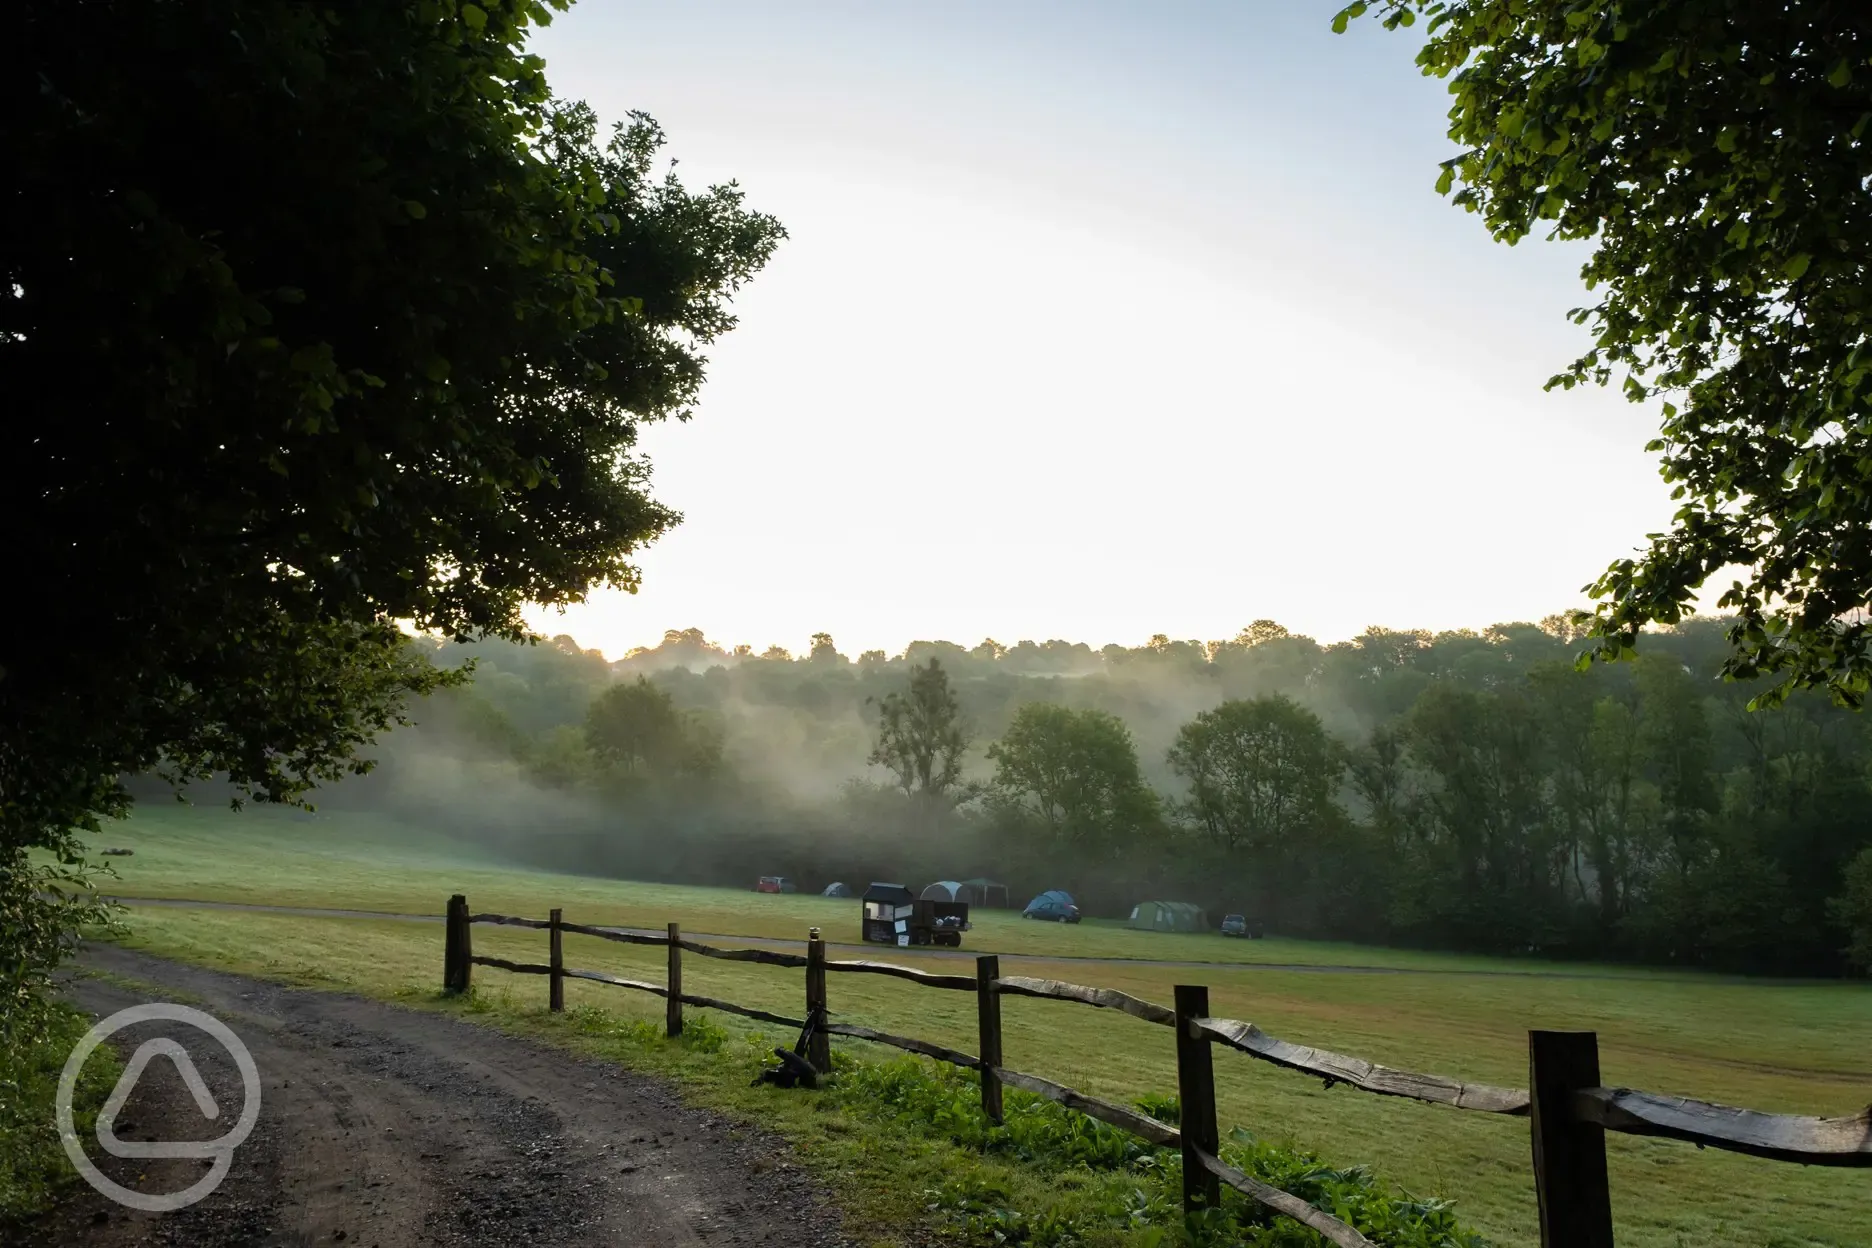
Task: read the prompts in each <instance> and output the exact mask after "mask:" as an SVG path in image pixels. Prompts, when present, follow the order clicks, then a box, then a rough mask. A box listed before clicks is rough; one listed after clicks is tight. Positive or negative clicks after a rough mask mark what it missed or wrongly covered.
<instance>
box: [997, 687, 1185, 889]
mask: <svg viewBox="0 0 1872 1248" xmlns="http://www.w3.org/2000/svg"><path fill="white" fill-rule="evenodd" d="M988 757H989V759H990V760H992V761H993V762H994V765H995V778H994V788H995V793H996V796H997V798H998V799H999V800H1000V801H1002V802H1003V803H1004V804H1007V805H1010V806H1013V807H1016V808H1018V809H1020V810H1021V811H1023V812H1024V813H1025V814H1027V815H1028V816H1030V817H1032V818H1033V819H1035V820H1037V821H1038V822H1039V824H1040V826H1042V827H1043V828H1044V829H1045V830H1046V832H1047V835H1048V837H1049V839H1051V840H1054V841H1056V842H1059V843H1061V844H1064V845H1069V846H1072V847H1074V848H1076V849H1082V850H1091V851H1094V852H1107V851H1110V850H1113V849H1116V848H1118V847H1120V846H1122V845H1123V844H1124V843H1125V842H1126V841H1127V839H1129V838H1136V837H1138V836H1140V835H1145V836H1147V835H1148V834H1149V833H1150V832H1151V831H1152V830H1153V829H1154V827H1155V825H1156V823H1157V820H1158V803H1157V795H1156V794H1155V793H1153V792H1152V791H1151V790H1150V787H1149V786H1148V785H1146V784H1145V783H1144V780H1143V777H1142V775H1141V774H1140V773H1139V771H1138V757H1137V746H1136V745H1135V744H1134V743H1133V742H1132V740H1131V731H1130V729H1128V728H1126V727H1125V726H1124V721H1122V720H1120V719H1119V718H1118V717H1117V716H1115V715H1108V714H1106V713H1105V712H1104V711H1093V710H1085V711H1075V710H1071V709H1069V708H1067V707H1063V706H1055V705H1052V704H1051V703H1046V702H1030V703H1028V704H1027V705H1026V706H1023V707H1021V708H1020V709H1019V710H1018V711H1016V712H1015V713H1014V721H1013V722H1012V723H1011V724H1009V725H1008V730H1007V732H1006V733H1005V734H1004V735H1003V736H1002V737H1001V739H1000V740H999V741H996V742H995V743H994V744H993V745H990V746H989V747H988Z"/></svg>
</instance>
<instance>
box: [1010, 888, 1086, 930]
mask: <svg viewBox="0 0 1872 1248" xmlns="http://www.w3.org/2000/svg"><path fill="white" fill-rule="evenodd" d="M1021 917H1023V918H1028V919H1064V920H1066V921H1067V922H1072V921H1073V920H1075V919H1077V918H1078V917H1079V907H1078V905H1077V904H1076V903H1075V902H1074V901H1073V899H1072V894H1071V893H1068V892H1066V891H1064V890H1062V889H1057V888H1049V889H1048V890H1047V891H1046V892H1044V893H1041V894H1040V895H1039V896H1038V897H1036V898H1034V899H1033V900H1032V901H1030V902H1028V903H1027V908H1026V909H1025V910H1023V911H1021Z"/></svg>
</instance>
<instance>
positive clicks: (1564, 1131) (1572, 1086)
mask: <svg viewBox="0 0 1872 1248" xmlns="http://www.w3.org/2000/svg"><path fill="white" fill-rule="evenodd" d="M476 923H486V924H498V925H502V926H509V927H525V928H536V929H542V930H544V931H546V932H547V933H548V959H549V960H548V961H547V962H545V963H530V962H514V961H510V960H508V959H505V958H494V957H486V956H482V955H478V954H475V953H474V951H473V945H472V940H471V937H470V929H471V927H472V925H474V924H476ZM566 932H576V933H578V934H581V935H585V936H595V937H598V938H599V939H602V940H611V941H618V942H621V943H625V944H637V945H662V946H664V947H666V948H667V950H668V953H669V970H668V977H667V981H666V982H665V983H662V984H656V983H650V982H647V981H642V980H633V979H625V978H622V977H620V976H616V975H611V974H608V973H605V972H602V971H591V970H579V969H576V968H571V967H567V966H566V965H565V959H564V953H563V935H564V933H566ZM446 933H447V935H446V939H445V947H444V952H443V987H444V990H445V991H447V992H451V993H461V992H466V991H467V989H468V987H469V983H470V980H471V976H472V968H473V967H475V966H491V967H497V968H499V969H502V970H506V971H512V972H515V973H517V974H523V975H546V976H548V977H549V983H548V1001H549V1004H550V1008H552V1009H553V1010H563V1009H564V1008H565V981H566V980H567V979H583V980H588V981H591V982H595V983H603V984H611V985H614V986H616V987H620V988H630V989H634V990H636V991H639V992H648V993H653V994H655V995H657V996H660V997H662V998H664V999H665V1001H666V1002H667V1012H666V1016H665V1029H666V1033H667V1034H668V1035H669V1036H671V1037H672V1038H673V1037H676V1036H680V1035H681V1034H682V1030H683V1013H682V1007H683V1006H684V1005H693V1006H697V1007H700V1008H703V1009H713V1010H722V1011H724V1012H727V1013H730V1014H738V1015H740V1016H742V1017H744V1018H752V1019H755V1020H758V1021H761V1022H767V1023H774V1024H778V1025H780V1026H785V1027H793V1028H799V1029H801V1030H802V1031H805V1030H807V1024H808V1021H809V1020H810V1021H812V1022H813V1023H814V1024H815V1025H814V1026H813V1027H812V1028H811V1030H810V1034H809V1038H808V1049H807V1053H806V1058H807V1060H808V1061H809V1062H811V1063H812V1065H813V1066H814V1068H815V1069H817V1070H819V1071H821V1072H825V1071H829V1070H830V1069H831V1054H830V1050H829V1041H828V1037H829V1036H833V1035H838V1036H849V1037H853V1038H855V1039H860V1040H869V1041H872V1042H873V1043H877V1044H883V1045H888V1046H891V1047H893V1048H898V1049H902V1050H905V1051H907V1052H910V1053H918V1054H921V1055H923V1056H925V1057H930V1058H934V1059H935V1060H937V1061H941V1062H947V1063H950V1064H951V1065H954V1066H958V1067H962V1068H964V1069H967V1070H973V1071H975V1072H977V1074H978V1076H979V1079H980V1084H981V1104H982V1112H983V1113H984V1114H985V1115H986V1116H987V1118H988V1119H989V1120H990V1121H992V1122H995V1123H1000V1122H1001V1121H1002V1120H1003V1113H1002V1089H1003V1088H1004V1087H1011V1088H1019V1089H1021V1090H1023V1091H1026V1092H1031V1093H1034V1094H1036V1095H1038V1096H1042V1097H1045V1098H1047V1099H1048V1100H1052V1101H1056V1102H1058V1103H1059V1104H1061V1105H1064V1106H1066V1107H1068V1108H1070V1109H1074V1110H1077V1111H1079V1112H1080V1113H1083V1114H1086V1115H1088V1116H1090V1117H1092V1118H1096V1119H1098V1120H1099V1121H1101V1122H1106V1123H1109V1124H1111V1125H1112V1126H1115V1127H1119V1128H1121V1129H1123V1130H1125V1131H1129V1132H1131V1133H1132V1134H1134V1135H1137V1136H1139V1137H1141V1138H1143V1139H1145V1140H1148V1141H1150V1142H1151V1143H1153V1144H1157V1145H1162V1146H1165V1147H1170V1148H1177V1149H1180V1150H1181V1152H1182V1155H1183V1204H1184V1208H1185V1209H1186V1210H1187V1211H1190V1212H1196V1211H1199V1210H1203V1209H1212V1208H1214V1207H1215V1206H1216V1205H1217V1204H1218V1203H1219V1201H1220V1196H1221V1189H1222V1187H1223V1186H1225V1185H1226V1186H1227V1187H1229V1188H1232V1189H1234V1190H1235V1191H1237V1192H1240V1193H1241V1194H1243V1195H1244V1196H1246V1197H1248V1198H1249V1199H1250V1200H1253V1201H1255V1202H1257V1203H1258V1204H1260V1205H1262V1206H1264V1207H1266V1208H1268V1209H1271V1210H1273V1211H1275V1212H1277V1213H1280V1214H1283V1215H1285V1216H1287V1217H1290V1218H1292V1219H1294V1220H1295V1221H1296V1222H1299V1223H1301V1224H1302V1225H1304V1226H1307V1227H1310V1228H1311V1229H1313V1230H1314V1231H1317V1232H1318V1233H1319V1234H1320V1235H1322V1236H1323V1237H1325V1238H1326V1239H1327V1240H1328V1241H1330V1242H1331V1243H1333V1244H1336V1245H1339V1246H1340V1248H1375V1246H1374V1245H1373V1244H1372V1242H1371V1241H1370V1240H1369V1239H1367V1238H1366V1237H1365V1236H1364V1235H1363V1234H1361V1233H1360V1232H1359V1231H1358V1230H1356V1229H1355V1228H1353V1227H1351V1226H1349V1225H1347V1224H1346V1223H1345V1222H1342V1221H1340V1220H1339V1219H1338V1218H1336V1217H1334V1216H1332V1215H1331V1214H1329V1213H1327V1212H1325V1211H1324V1210H1321V1209H1318V1208H1316V1207H1315V1206H1313V1205H1311V1204H1309V1203H1308V1202H1307V1201H1305V1200H1303V1199H1301V1198H1300V1197H1298V1196H1296V1195H1293V1194H1292V1193H1289V1192H1286V1191H1282V1190H1281V1189H1279V1188H1277V1187H1273V1186H1271V1185H1269V1184H1267V1183H1265V1182H1262V1181H1261V1180H1259V1179H1256V1178H1253V1177H1251V1176H1249V1175H1247V1174H1244V1173H1243V1172H1242V1171H1240V1170H1238V1169H1236V1168H1234V1167H1232V1166H1230V1165H1228V1164H1227V1163H1226V1162H1224V1161H1223V1160H1222V1158H1221V1156H1220V1153H1221V1143H1220V1139H1219V1134H1218V1129H1217V1124H1216V1104H1215V1080H1214V1073H1213V1060H1214V1050H1215V1048H1216V1046H1218V1045H1220V1046H1222V1047H1223V1048H1225V1049H1232V1050H1234V1051H1236V1052H1240V1053H1245V1054H1247V1055H1248V1056H1250V1057H1253V1058H1257V1059H1259V1060H1261V1061H1265V1062H1269V1063H1272V1064H1274V1065H1277V1066H1282V1067H1285V1068H1287V1069H1289V1070H1294V1071H1298V1072H1300V1073H1302V1074H1306V1075H1311V1076H1314V1077H1316V1078H1320V1079H1323V1080H1325V1081H1326V1083H1327V1085H1328V1086H1329V1087H1330V1086H1335V1085H1339V1084H1343V1085H1345V1086H1347V1087H1351V1088H1356V1089H1358V1090H1359V1091H1363V1092H1370V1093H1374V1094H1376V1095H1380V1096H1399V1097H1406V1098H1409V1099H1412V1100H1418V1101H1425V1102H1428V1103H1431V1104H1437V1105H1446V1106H1449V1107H1451V1108H1454V1109H1460V1110H1469V1111H1474V1112H1479V1113H1492V1114H1507V1115H1513V1116H1517V1117H1525V1118H1527V1119H1528V1120H1529V1134H1530V1137H1531V1142H1532V1148H1533V1169H1534V1189H1535V1194H1536V1199H1537V1200H1538V1202H1539V1207H1540V1227H1541V1244H1542V1248H1610V1246H1611V1245H1612V1243H1613V1237H1612V1204H1611V1188H1610V1182H1609V1179H1608V1177H1607V1171H1606V1153H1605V1133H1606V1132H1607V1131H1617V1132H1622V1133H1625V1134H1628V1135H1649V1136H1661V1137H1665V1138H1670V1139H1677V1140H1685V1141H1688V1142H1690V1143H1693V1144H1696V1145H1697V1146H1698V1147H1699V1148H1702V1147H1709V1148H1720V1149H1725V1150H1728V1151H1731V1152H1738V1153H1747V1154H1750V1155H1752V1156H1756V1157H1763V1158H1767V1159H1769V1160H1774V1161H1784V1162H1788V1161H1791V1162H1799V1163H1801V1164H1803V1165H1830V1166H1862V1167H1872V1106H1868V1107H1867V1108H1866V1109H1865V1110H1862V1111H1861V1112H1859V1113H1857V1114H1854V1115H1852V1116H1850V1117H1844V1118H1812V1117H1803V1116H1797V1115H1786V1114H1766V1113H1759V1112H1757V1111H1755V1110H1749V1109H1736V1108H1732V1107H1729V1106H1725V1105H1715V1104H1711V1103H1709V1102H1706V1101H1696V1100H1690V1099H1687V1098H1684V1097H1672V1096H1660V1095H1657V1094H1655V1093H1650V1092H1640V1091H1635V1090H1633V1089H1630V1088H1607V1087H1602V1086H1600V1081H1599V1050H1598V1039H1597V1037H1596V1035H1595V1034H1594V1033H1592V1032H1561V1031H1530V1032H1529V1033H1528V1088H1527V1089H1521V1088H1503V1087H1495V1086H1492V1085H1488V1084H1477V1083H1466V1082H1463V1081H1460V1080H1454V1079H1448V1078H1445V1077H1443V1076H1440V1075H1431V1074H1420V1073H1417V1072H1413V1071H1406V1070H1397V1069H1393V1068H1391V1067H1386V1066H1380V1065H1378V1064H1376V1063H1373V1062H1368V1061H1365V1060H1364V1059H1362V1058H1357V1057H1350V1056H1347V1055H1344V1054H1340V1053H1333V1052H1330V1051H1328V1050H1325V1049H1316V1048H1311V1047H1309V1046H1306V1045H1301V1044H1294V1043H1292V1042H1290V1041H1286V1040H1281V1039H1278V1038H1276V1037H1274V1036H1270V1035H1268V1034H1267V1033H1266V1032H1264V1031H1262V1030H1261V1029H1260V1028H1258V1027H1256V1026H1255V1025H1254V1024H1253V1023H1247V1022H1242V1021H1240V1020H1237V1019H1229V1018H1214V1017H1211V1016H1210V1013H1209V990H1208V989H1207V988H1206V987H1204V986H1201V985H1189V984H1180V985H1178V986H1177V987H1176V989H1175V1005H1174V1007H1170V1006H1164V1005H1159V1004H1157V1003H1155V1002H1151V1001H1145V1000H1143V999H1141V998H1138V997H1134V996H1131V995H1130V994H1128V993H1123V992H1119V991H1117V990H1115V989H1111V988H1095V987H1088V986H1086V985H1083V984H1070V983H1064V982H1061V981H1059V980H1051V979H1036V978H1030V977H1028V976H1022V975H1003V974H1001V967H1000V959H999V958H998V957H997V956H995V955H994V954H983V955H981V956H979V957H977V958H976V959H975V974H973V975H945V974H939V973H936V972H931V971H922V970H917V969H914V968H912V967H907V966H898V965H895V964H893V963H888V962H873V961H868V960H863V959H852V960H834V959H829V958H827V956H826V947H825V941H824V940H823V939H822V938H821V937H820V934H819V929H818V928H813V929H812V930H811V933H810V935H809V937H808V940H807V942H806V953H805V955H804V956H802V955H800V954H794V953H782V952H779V951H776V950H771V949H755V948H749V949H723V948H719V947H717V946H714V945H706V944H702V943H700V942H697V941H693V940H686V939H684V938H683V936H682V933H681V931H680V929H679V928H678V925H677V924H675V923H671V924H670V925H669V927H668V930H667V932H666V933H664V934H662V935H658V934H654V933H650V932H642V931H632V930H628V929H623V928H613V927H593V926H588V925H584V924H578V923H568V922H566V921H565V919H564V916H563V914H562V912H561V911H559V910H553V911H552V912H551V914H550V917H548V918H547V919H544V920H540V919H526V918H516V917H514V916H512V915H501V914H471V913H470V912H469V910H468V902H467V899H466V898H465V897H462V896H460V895H459V894H458V895H456V896H454V897H451V898H450V899H449V903H448V911H447V924H446ZM685 952H688V953H694V954H697V955H699V956H701V957H708V958H721V959H727V960H730V961H737V962H754V963H759V964H763V965H767V966H778V967H786V968H798V969H803V970H804V971H805V972H806V976H805V980H806V984H805V1002H804V1006H805V1009H804V1013H805V1015H806V1017H805V1018H789V1017H786V1016H784V1015H780V1014H774V1013H771V1012H769V1011H766V1010H758V1009H753V1008H751V1007H749V1006H744V1005H740V1004H737V1003H735V1002H731V1001H721V1000H717V999H715V998H713V997H705V996H699V995H696V994H693V993H687V992H684V991H683V988H682V955H683V954H684V953H685ZM829 973H853V974H871V975H888V976H893V977H896V978H898V979H904V980H908V981H909V982H911V983H913V984H917V985H919V986H921V987H925V988H935V989H946V990H952V991H960V992H973V993H974V994H975V996H976V1006H977V1021H978V1045H977V1048H978V1052H976V1053H972V1054H971V1053H964V1052H961V1051H960V1050H957V1049H951V1048H947V1047H945V1046H943V1045H939V1044H935V1043H932V1042H930V1041H927V1040H919V1039H916V1038H915V1037H911V1036H899V1035H893V1034H891V1033H888V1032H882V1031H877V1030H874V1029H872V1028H869V1027H862V1026H859V1025H857V1024H854V1023H844V1022H834V1021H832V1020H831V1019H830V1017H829V1012H828V1009H827V993H826V976H827V975H828V974H829ZM1010 996H1012V997H1038V998H1043V999H1047V1000H1054V1001H1069V1002H1076V1003H1079V1004H1082V1005H1089V1006H1093V1007H1095V1008H1099V1009H1109V1010H1117V1011H1120V1012H1122V1013H1125V1014H1129V1015H1131V1016H1132V1017H1134V1018H1137V1019H1140V1020H1142V1021H1144V1022H1147V1023H1152V1024H1155V1025H1159V1026H1165V1027H1169V1028H1171V1029H1173V1031H1174V1033H1175V1044H1176V1057H1177V1094H1178V1099H1177V1105H1178V1114H1177V1119H1178V1121H1177V1123H1176V1125H1174V1126H1172V1125H1170V1124H1169V1123H1167V1122H1162V1121H1159V1120H1158V1119H1157V1118H1155V1117H1152V1116H1151V1115H1150V1114H1148V1113H1143V1112H1139V1111H1138V1110H1136V1109H1132V1108H1130V1107H1127V1106H1124V1105H1118V1104H1114V1103H1113V1102H1111V1101H1106V1100H1103V1099H1101V1098H1098V1097H1094V1096H1089V1095H1087V1094H1085V1093H1083V1092H1079V1091H1076V1090H1075V1089H1073V1088H1069V1087H1066V1086H1065V1085H1063V1084H1058V1083H1054V1082H1053V1081H1052V1080H1049V1079H1045V1078H1043V1077H1041V1076H1039V1075H1033V1074H1028V1073H1025V1072H1022V1071H1017V1070H1011V1069H1009V1068H1008V1067H1006V1066H1005V1065H1004V1064H1003V1054H1002V1047H1001V1002H1002V998H1004V997H1010Z"/></svg>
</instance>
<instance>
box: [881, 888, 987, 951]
mask: <svg viewBox="0 0 1872 1248" xmlns="http://www.w3.org/2000/svg"><path fill="white" fill-rule="evenodd" d="M860 905H861V906H862V907H863V915H864V918H863V921H862V923H861V925H860V928H859V935H860V937H861V938H862V939H864V940H867V941H870V942H871V943H872V944H878V945H903V946H906V947H907V946H910V945H942V946H944V947H946V948H950V949H956V948H960V947H961V945H962V933H963V932H964V931H966V930H967V929H968V926H969V908H968V903H967V902H966V901H936V900H931V899H927V898H922V897H918V896H917V895H916V894H914V893H912V892H911V891H910V890H909V889H907V888H905V887H904V886H903V885H901V884H886V883H882V882H879V881H873V882H872V884H871V887H869V888H867V889H865V891H864V896H863V897H862V898H861V899H860Z"/></svg>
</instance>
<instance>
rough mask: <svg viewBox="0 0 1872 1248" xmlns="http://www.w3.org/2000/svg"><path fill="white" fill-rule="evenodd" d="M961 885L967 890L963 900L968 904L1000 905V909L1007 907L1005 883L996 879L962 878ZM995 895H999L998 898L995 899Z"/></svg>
mask: <svg viewBox="0 0 1872 1248" xmlns="http://www.w3.org/2000/svg"><path fill="white" fill-rule="evenodd" d="M962 887H963V888H965V889H967V890H968V895H967V896H965V897H964V898H963V900H964V901H966V902H968V903H969V904H970V905H976V906H1000V907H1001V908H1002V909H1006V908H1007V904H1008V889H1007V885H1005V884H1003V883H1001V882H999V881H998V880H983V879H974V880H963V881H962ZM997 897H999V898H1000V900H998V901H997V900H996V898H997Z"/></svg>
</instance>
